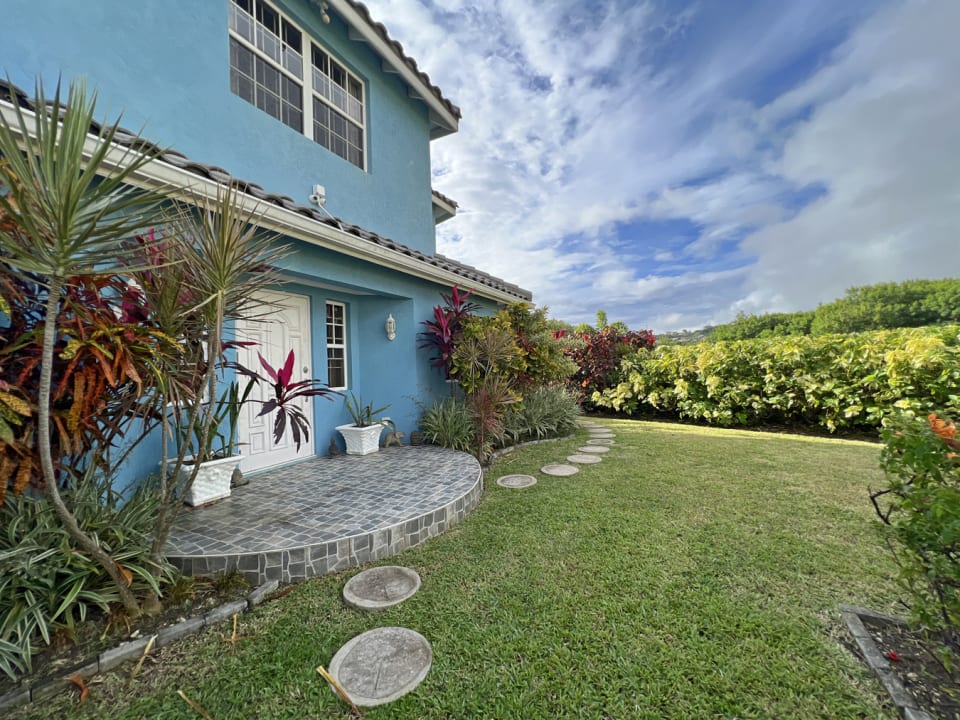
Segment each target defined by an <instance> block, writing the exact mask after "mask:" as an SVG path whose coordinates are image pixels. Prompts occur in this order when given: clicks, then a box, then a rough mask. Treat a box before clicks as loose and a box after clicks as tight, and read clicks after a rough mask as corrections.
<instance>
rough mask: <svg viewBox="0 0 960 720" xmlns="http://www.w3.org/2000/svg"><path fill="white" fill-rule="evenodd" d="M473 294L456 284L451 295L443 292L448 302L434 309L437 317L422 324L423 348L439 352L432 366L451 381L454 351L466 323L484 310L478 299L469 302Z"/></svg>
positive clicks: (420, 336) (421, 340) (434, 316)
mask: <svg viewBox="0 0 960 720" xmlns="http://www.w3.org/2000/svg"><path fill="white" fill-rule="evenodd" d="M472 294H473V290H468V291H467V292H465V293H462V294H461V292H460V289H459V288H458V287H457V286H456V285H454V286H453V290H452V291H451V292H450V294H449V295H447V294H445V293H440V297H441V298H443V302H444V304H443V305H437V306H435V307H434V308H433V320H424V321H423V322H422V323H420V324H421V325H423V326H424V327H425V328H426V330H424V331H422V332H421V333H420V334H419V338H420V345H419V347H420V348H427V349H432V350H433V351H434V352H435V355H434V357H433V358H432V359H431V362H430V365H431V366H432V367H434V368H436V369H437V370H440V371H441V372H443V374H444V377H445V378H446V379H448V380H449V379H450V378H451V377H452V374H453V353H454V350H456V348H457V342H458V341H459V340H460V336H461V334H462V333H463V326H464V325H465V324H466V322H467V320H469V319H470V317H471V316H472V315H473V314H474V313H475V312H476V311H477V310H479V309H480V306H479V305H477V304H476V303H475V302H467V298H469V297H470V296H471V295H472Z"/></svg>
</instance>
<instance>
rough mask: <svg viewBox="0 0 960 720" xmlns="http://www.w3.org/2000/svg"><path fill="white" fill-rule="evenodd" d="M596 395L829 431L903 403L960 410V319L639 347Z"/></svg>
mask: <svg viewBox="0 0 960 720" xmlns="http://www.w3.org/2000/svg"><path fill="white" fill-rule="evenodd" d="M593 401H594V402H595V403H596V404H597V405H598V406H600V407H606V408H611V409H614V410H618V411H622V412H625V413H627V414H630V415H632V414H637V413H644V414H648V413H651V412H653V413H657V412H662V413H664V414H670V415H679V416H680V417H682V418H687V419H692V420H702V421H707V422H710V423H715V424H718V425H762V424H765V423H786V424H815V425H820V426H823V427H825V428H828V429H829V430H831V431H833V430H835V429H837V428H853V427H864V426H879V425H880V424H881V421H882V420H883V418H885V417H886V416H888V415H890V414H891V413H893V412H896V411H898V410H908V411H914V412H917V413H927V412H931V411H934V410H937V411H945V412H946V413H947V414H949V415H954V416H956V415H958V414H960V325H944V326H939V327H929V328H909V329H901V330H882V331H876V332H864V333H855V334H849V335H821V336H816V337H809V336H795V337H784V338H769V339H757V340H740V341H734V342H717V343H699V344H696V345H671V346H663V347H657V348H655V349H654V350H651V351H645V350H642V351H639V352H637V353H635V354H633V355H631V356H629V357H627V358H626V359H624V361H623V364H622V366H621V369H620V375H619V382H618V383H617V384H616V385H614V386H613V387H611V388H608V389H606V390H604V391H602V392H597V393H594V395H593Z"/></svg>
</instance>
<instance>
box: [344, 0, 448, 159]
mask: <svg viewBox="0 0 960 720" xmlns="http://www.w3.org/2000/svg"><path fill="white" fill-rule="evenodd" d="M328 4H329V6H330V7H331V9H333V10H335V11H336V13H337V15H339V16H340V17H341V18H343V20H344V21H345V22H346V23H347V25H348V26H349V28H350V39H351V40H356V41H358V42H365V43H367V44H368V45H370V47H371V48H373V50H374V52H376V53H377V54H378V55H379V56H380V57H381V58H383V65H382V69H383V71H384V72H388V73H396V74H398V75H399V76H400V77H401V78H402V79H403V81H404V82H405V83H406V84H407V87H408V88H409V90H408V94H409V95H410V97H412V98H415V99H417V100H421V101H422V102H423V103H424V104H425V105H426V106H427V109H428V111H429V115H430V139H431V140H434V139H436V138H439V137H444V136H445V135H450V134H452V133H455V132H457V130H458V129H459V127H460V117H459V112H456V113H455V112H453V111H452V110H451V107H455V106H452V105H451V104H450V103H445V102H443V100H442V99H441V98H440V97H438V94H439V88H434V87H433V86H432V85H431V84H430V83H429V82H427V81H426V80H425V79H424V77H423V76H422V74H421V73H418V72H416V71H415V70H414V69H413V68H411V67H410V65H409V64H408V62H407V58H406V56H405V55H404V54H403V52H402V49H401V50H398V45H399V43H396V42H391V41H388V39H386V38H385V37H384V36H383V35H381V33H380V32H378V31H377V28H376V27H375V26H374V25H373V24H371V21H370V20H368V18H367V17H364V16H363V14H361V13H360V12H359V11H358V10H357V6H360V7H363V6H362V5H360V4H359V3H352V2H348V0H328ZM364 9H365V8H364ZM381 27H382V25H381ZM385 33H386V29H385V28H384V34H385Z"/></svg>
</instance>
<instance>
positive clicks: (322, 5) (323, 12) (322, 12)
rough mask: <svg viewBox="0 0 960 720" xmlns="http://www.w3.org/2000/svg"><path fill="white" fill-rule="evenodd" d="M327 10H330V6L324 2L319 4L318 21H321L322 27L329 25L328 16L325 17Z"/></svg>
mask: <svg viewBox="0 0 960 720" xmlns="http://www.w3.org/2000/svg"><path fill="white" fill-rule="evenodd" d="M329 9H330V6H329V5H328V4H327V3H325V2H322V3H320V19H321V20H323V24H324V25H329V24H330V16H329V15H327V10H329Z"/></svg>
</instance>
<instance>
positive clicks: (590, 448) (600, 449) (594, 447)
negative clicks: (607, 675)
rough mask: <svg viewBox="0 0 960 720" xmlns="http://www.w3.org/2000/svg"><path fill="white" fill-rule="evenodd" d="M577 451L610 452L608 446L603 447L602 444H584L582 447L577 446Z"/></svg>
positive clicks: (598, 453)
mask: <svg viewBox="0 0 960 720" xmlns="http://www.w3.org/2000/svg"><path fill="white" fill-rule="evenodd" d="M577 452H582V453H596V454H597V455H601V454H603V453H606V452H610V448H608V447H604V446H603V445H584V446H583V447H578V448H577Z"/></svg>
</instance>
